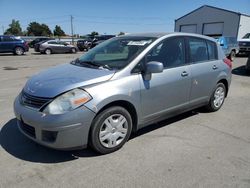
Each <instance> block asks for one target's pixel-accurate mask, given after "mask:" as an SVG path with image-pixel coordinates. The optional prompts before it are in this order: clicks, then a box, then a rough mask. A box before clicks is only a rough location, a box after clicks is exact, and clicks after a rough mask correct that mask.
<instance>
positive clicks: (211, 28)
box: [202, 22, 224, 36]
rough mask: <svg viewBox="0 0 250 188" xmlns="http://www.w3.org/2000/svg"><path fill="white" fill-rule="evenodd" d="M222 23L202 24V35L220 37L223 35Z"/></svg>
mask: <svg viewBox="0 0 250 188" xmlns="http://www.w3.org/2000/svg"><path fill="white" fill-rule="evenodd" d="M223 26H224V23H223V22H219V23H205V24H203V33H202V34H203V35H208V36H221V35H222V34H223Z"/></svg>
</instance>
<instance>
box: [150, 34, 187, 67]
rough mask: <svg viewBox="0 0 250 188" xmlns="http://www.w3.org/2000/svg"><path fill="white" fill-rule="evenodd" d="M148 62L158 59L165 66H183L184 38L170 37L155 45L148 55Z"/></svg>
mask: <svg viewBox="0 0 250 188" xmlns="http://www.w3.org/2000/svg"><path fill="white" fill-rule="evenodd" d="M146 60H147V62H150V61H158V62H161V63H162V64H163V66H164V67H165V68H172V67H177V66H182V65H184V64H185V43H184V38H182V37H174V38H169V39H166V40H164V41H163V42H161V43H160V44H158V45H157V46H156V47H154V48H153V49H152V50H151V51H150V52H149V53H148V55H147V56H146Z"/></svg>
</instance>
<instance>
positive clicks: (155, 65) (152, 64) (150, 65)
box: [146, 61, 163, 73]
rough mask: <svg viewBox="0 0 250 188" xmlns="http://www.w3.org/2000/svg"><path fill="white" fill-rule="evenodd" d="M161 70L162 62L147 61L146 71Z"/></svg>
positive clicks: (157, 71) (155, 71)
mask: <svg viewBox="0 0 250 188" xmlns="http://www.w3.org/2000/svg"><path fill="white" fill-rule="evenodd" d="M160 72H163V64H162V63H161V62H158V61H150V62H148V63H147V68H146V73H160Z"/></svg>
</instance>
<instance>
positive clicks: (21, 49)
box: [14, 47, 24, 55]
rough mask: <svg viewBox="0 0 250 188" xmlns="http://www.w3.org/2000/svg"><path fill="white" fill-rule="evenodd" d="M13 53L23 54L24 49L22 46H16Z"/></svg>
mask: <svg viewBox="0 0 250 188" xmlns="http://www.w3.org/2000/svg"><path fill="white" fill-rule="evenodd" d="M14 53H15V54H16V55H23V54H24V49H23V48H22V47H16V48H15V51H14Z"/></svg>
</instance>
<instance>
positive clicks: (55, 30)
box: [53, 25, 65, 37]
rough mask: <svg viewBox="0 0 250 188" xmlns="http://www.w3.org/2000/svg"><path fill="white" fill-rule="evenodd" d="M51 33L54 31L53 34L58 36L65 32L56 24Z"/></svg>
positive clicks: (63, 34)
mask: <svg viewBox="0 0 250 188" xmlns="http://www.w3.org/2000/svg"><path fill="white" fill-rule="evenodd" d="M53 33H54V36H58V37H61V36H65V32H64V31H63V30H62V28H61V27H60V26H59V25H56V27H55V29H54V31H53Z"/></svg>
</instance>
